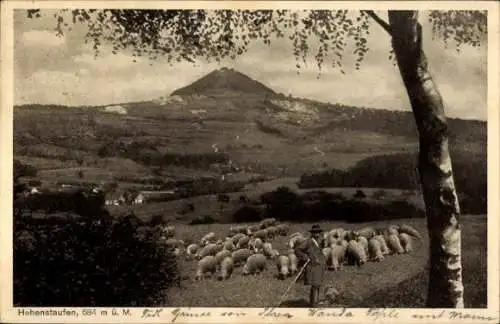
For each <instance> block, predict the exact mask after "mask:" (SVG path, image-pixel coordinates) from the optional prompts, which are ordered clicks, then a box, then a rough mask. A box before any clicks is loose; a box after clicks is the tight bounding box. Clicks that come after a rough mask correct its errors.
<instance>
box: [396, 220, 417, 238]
mask: <svg viewBox="0 0 500 324" xmlns="http://www.w3.org/2000/svg"><path fill="white" fill-rule="evenodd" d="M399 233H406V234H408V235H411V236H413V237H415V238H418V239H419V240H421V239H422V234H420V233H419V232H418V231H417V230H416V229H415V228H414V227H412V226H410V225H406V224H402V225H400V226H399Z"/></svg>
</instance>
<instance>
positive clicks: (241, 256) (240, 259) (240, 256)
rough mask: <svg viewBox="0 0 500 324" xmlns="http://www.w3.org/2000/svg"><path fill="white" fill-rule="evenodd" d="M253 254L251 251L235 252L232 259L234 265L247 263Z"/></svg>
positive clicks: (240, 250) (241, 250)
mask: <svg viewBox="0 0 500 324" xmlns="http://www.w3.org/2000/svg"><path fill="white" fill-rule="evenodd" d="M252 254H253V252H252V251H250V250H249V249H239V250H236V251H234V252H233V254H232V256H231V257H232V258H233V261H234V265H235V266H238V265H240V264H242V263H244V262H246V261H247V259H248V257H250V256H251V255H252Z"/></svg>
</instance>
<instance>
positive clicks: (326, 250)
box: [322, 246, 332, 263]
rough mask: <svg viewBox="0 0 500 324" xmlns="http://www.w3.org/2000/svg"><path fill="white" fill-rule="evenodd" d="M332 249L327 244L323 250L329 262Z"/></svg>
mask: <svg viewBox="0 0 500 324" xmlns="http://www.w3.org/2000/svg"><path fill="white" fill-rule="evenodd" d="M331 251H332V248H331V247H329V246H327V247H324V248H323V250H322V252H323V256H324V257H325V259H327V261H326V262H327V263H328V256H329V255H330V252H331Z"/></svg>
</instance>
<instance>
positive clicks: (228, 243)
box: [224, 239, 236, 252]
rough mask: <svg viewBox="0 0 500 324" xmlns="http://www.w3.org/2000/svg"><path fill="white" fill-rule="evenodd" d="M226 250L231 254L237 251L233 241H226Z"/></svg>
mask: <svg viewBox="0 0 500 324" xmlns="http://www.w3.org/2000/svg"><path fill="white" fill-rule="evenodd" d="M224 250H227V251H231V252H232V251H234V250H236V247H235V246H234V244H233V241H232V240H231V239H229V240H226V242H224Z"/></svg>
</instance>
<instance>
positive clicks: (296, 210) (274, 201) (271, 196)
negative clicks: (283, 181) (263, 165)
mask: <svg viewBox="0 0 500 324" xmlns="http://www.w3.org/2000/svg"><path fill="white" fill-rule="evenodd" d="M260 200H261V201H262V203H263V204H265V205H266V210H265V215H266V217H267V216H269V217H275V218H277V219H280V220H284V219H287V220H293V218H295V217H301V216H300V215H301V214H303V212H304V203H303V201H302V199H301V198H300V196H299V195H297V194H296V193H295V192H293V191H292V190H290V188H288V187H285V186H281V187H278V188H277V189H276V190H274V191H271V192H267V193H265V194H263V195H261V197H260Z"/></svg>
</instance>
